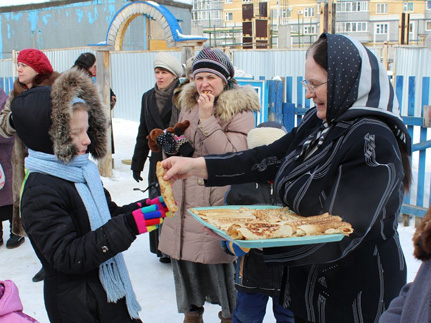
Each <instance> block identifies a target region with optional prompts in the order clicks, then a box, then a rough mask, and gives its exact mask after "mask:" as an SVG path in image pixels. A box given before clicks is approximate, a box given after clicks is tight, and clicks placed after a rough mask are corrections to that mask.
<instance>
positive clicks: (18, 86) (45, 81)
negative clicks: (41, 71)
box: [11, 72, 60, 97]
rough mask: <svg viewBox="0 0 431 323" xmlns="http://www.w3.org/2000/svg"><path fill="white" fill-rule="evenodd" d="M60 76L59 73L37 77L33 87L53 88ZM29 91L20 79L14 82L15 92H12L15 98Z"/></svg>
mask: <svg viewBox="0 0 431 323" xmlns="http://www.w3.org/2000/svg"><path fill="white" fill-rule="evenodd" d="M59 76H60V74H59V73H58V72H53V73H52V74H49V75H37V76H36V78H35V79H34V84H33V87H36V86H51V85H52V84H54V82H55V80H56V79H57V78H58V77H59ZM26 90H28V88H27V87H26V86H25V85H24V84H23V83H21V82H19V81H18V78H17V79H16V80H15V81H14V82H13V91H11V93H13V94H12V96H13V97H17V96H18V95H20V94H21V93H22V92H24V91H26Z"/></svg>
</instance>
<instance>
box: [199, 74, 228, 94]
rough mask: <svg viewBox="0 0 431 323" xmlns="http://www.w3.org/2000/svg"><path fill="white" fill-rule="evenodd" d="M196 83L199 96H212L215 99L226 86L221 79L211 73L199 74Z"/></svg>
mask: <svg viewBox="0 0 431 323" xmlns="http://www.w3.org/2000/svg"><path fill="white" fill-rule="evenodd" d="M194 82H195V84H196V89H197V90H198V93H199V94H202V93H204V94H212V95H213V96H214V97H218V96H219V95H220V94H221V93H222V92H223V89H224V87H225V86H226V84H225V82H224V81H223V79H222V78H221V77H219V76H217V75H215V74H214V73H209V72H201V73H197V74H196V75H195V78H194Z"/></svg>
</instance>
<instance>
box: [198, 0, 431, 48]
mask: <svg viewBox="0 0 431 323" xmlns="http://www.w3.org/2000/svg"><path fill="white" fill-rule="evenodd" d="M262 2H266V3H267V4H266V6H267V13H268V14H267V15H268V17H267V18H268V25H269V29H270V32H269V38H270V43H271V46H270V47H272V48H277V47H278V44H279V43H280V44H281V43H282V42H281V41H279V40H280V39H279V38H281V37H287V38H288V43H289V44H290V45H291V46H293V47H303V46H308V45H309V44H311V43H312V42H313V41H314V40H315V39H316V37H317V36H318V35H319V34H320V33H321V32H322V31H323V30H324V25H325V21H327V16H326V15H325V6H326V8H328V5H329V8H331V7H334V9H335V17H334V19H333V20H330V21H331V22H334V24H335V25H334V29H333V30H335V31H336V32H337V33H341V34H345V35H350V36H353V37H355V38H356V39H358V40H359V41H361V42H362V43H365V44H368V45H373V44H383V43H385V42H388V43H390V44H399V43H407V41H408V43H409V44H422V43H423V41H424V39H425V37H426V36H427V35H428V34H430V33H431V0H425V1H424V0H407V1H401V0H359V1H351V0H338V1H331V0H327V1H321V0H268V1H262V0H221V1H212V0H193V11H192V17H193V24H194V25H199V26H201V27H202V28H203V30H204V33H206V34H207V35H209V37H210V39H212V43H213V44H212V45H214V44H216V45H218V46H231V47H232V46H233V47H240V46H241V44H242V23H243V19H242V17H243V15H242V8H243V5H244V4H253V8H254V15H255V17H256V18H257V19H258V18H261V17H259V5H260V3H262ZM328 2H329V3H328ZM403 13H404V15H402V14H403ZM401 26H405V28H404V31H405V33H407V34H408V40H407V37H406V36H405V35H403V34H402V33H401ZM402 36H403V38H402V40H403V41H402V40H401V37H402ZM283 43H285V42H283Z"/></svg>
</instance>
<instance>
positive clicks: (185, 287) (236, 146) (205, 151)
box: [159, 48, 260, 322]
mask: <svg viewBox="0 0 431 323" xmlns="http://www.w3.org/2000/svg"><path fill="white" fill-rule="evenodd" d="M233 76H234V68H233V65H232V63H231V62H230V60H229V58H228V57H227V56H226V55H225V54H224V53H223V52H222V51H220V50H217V49H209V48H205V49H203V50H202V51H201V52H200V53H199V54H198V55H197V56H196V58H195V60H194V63H193V78H194V82H193V83H190V84H188V85H187V86H185V87H184V89H183V91H182V92H181V95H180V98H179V100H180V105H181V111H180V115H179V120H178V121H179V122H183V121H185V120H189V121H190V126H189V127H188V128H187V129H186V131H185V134H184V135H185V137H186V138H187V139H188V141H189V142H190V143H191V145H192V146H193V147H194V149H195V151H194V154H193V157H200V156H205V155H209V154H221V153H227V152H236V151H241V150H245V149H247V133H248V132H249V130H251V129H252V128H254V127H255V114H254V112H257V111H259V109H260V104H259V98H258V96H257V94H256V92H255V91H254V90H253V88H251V87H238V86H237V85H235V82H234V80H233V79H232V77H233ZM227 189H228V187H227V186H225V187H205V186H204V181H203V179H202V178H197V177H191V178H188V179H185V180H180V181H177V182H176V183H175V185H174V196H175V200H176V201H177V203H178V208H179V210H178V212H177V213H176V214H175V216H174V217H173V218H167V219H166V220H165V222H164V224H163V229H162V234H161V240H160V243H159V249H160V250H161V251H162V252H163V253H165V254H168V255H169V256H170V257H171V258H172V267H173V271H174V280H175V289H176V296H177V306H178V311H179V312H180V313H184V314H185V319H184V322H203V319H202V314H203V310H204V308H203V305H204V303H205V301H206V300H208V301H210V302H211V303H215V304H220V305H221V307H222V311H221V312H220V313H219V318H220V319H221V322H231V317H232V312H233V309H234V307H235V287H234V272H235V268H234V265H233V261H234V260H235V258H234V257H231V256H229V255H227V254H226V253H225V252H224V251H223V250H222V249H221V247H220V240H219V239H217V237H215V236H213V235H211V234H209V233H208V232H206V231H205V230H204V229H203V226H202V225H201V224H200V223H199V222H197V221H196V220H194V219H193V218H192V216H191V215H190V214H189V213H188V212H187V209H189V208H191V207H202V206H214V205H223V199H224V194H225V192H226V190H227Z"/></svg>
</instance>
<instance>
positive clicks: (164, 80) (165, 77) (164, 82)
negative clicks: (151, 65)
mask: <svg viewBox="0 0 431 323" xmlns="http://www.w3.org/2000/svg"><path fill="white" fill-rule="evenodd" d="M154 74H155V76H156V82H157V87H158V88H159V89H160V90H164V89H166V88H167V87H169V85H171V83H172V82H173V81H174V80H175V79H176V78H177V77H176V76H175V75H174V74H172V73H171V72H169V71H168V70H165V69H164V68H160V67H156V68H155V69H154Z"/></svg>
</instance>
